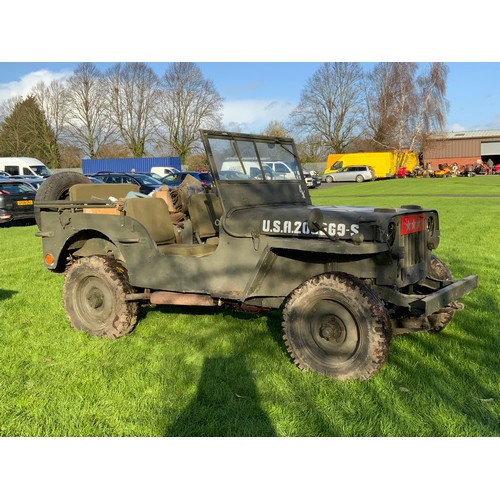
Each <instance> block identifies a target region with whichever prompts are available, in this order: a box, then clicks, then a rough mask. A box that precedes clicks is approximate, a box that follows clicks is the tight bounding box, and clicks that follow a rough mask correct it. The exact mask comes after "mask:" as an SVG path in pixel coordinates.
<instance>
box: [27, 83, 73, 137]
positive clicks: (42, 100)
mask: <svg viewBox="0 0 500 500" xmlns="http://www.w3.org/2000/svg"><path fill="white" fill-rule="evenodd" d="M31 93H32V95H33V96H34V97H35V98H36V101H37V104H38V105H39V106H40V109H41V110H43V112H44V113H45V116H46V118H47V121H48V123H49V125H50V126H51V128H52V130H53V131H54V135H55V138H56V141H57V142H59V140H60V138H61V135H62V133H63V131H64V125H65V123H66V116H67V114H68V110H69V108H68V94H67V91H66V87H65V85H64V83H63V82H61V81H60V80H52V81H51V82H50V83H49V84H46V83H45V82H44V81H41V82H38V83H37V84H36V85H35V86H34V87H33V89H32V90H31Z"/></svg>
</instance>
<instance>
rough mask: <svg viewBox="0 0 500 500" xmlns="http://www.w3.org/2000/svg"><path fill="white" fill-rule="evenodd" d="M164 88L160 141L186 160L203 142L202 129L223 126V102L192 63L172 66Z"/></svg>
mask: <svg viewBox="0 0 500 500" xmlns="http://www.w3.org/2000/svg"><path fill="white" fill-rule="evenodd" d="M161 87H162V98H161V102H160V105H159V107H158V113H157V119H158V122H159V140H160V142H165V143H166V144H167V145H168V147H169V148H170V149H171V150H172V151H173V152H174V153H175V154H176V155H178V156H180V157H181V159H182V161H184V160H185V158H186V157H187V155H188V154H189V153H190V152H191V150H192V149H193V145H194V144H195V143H196V141H198V140H199V133H198V131H199V129H200V128H217V127H219V126H220V122H221V118H222V102H223V100H222V97H221V96H220V95H219V93H218V92H217V90H216V89H215V87H214V85H213V83H212V82H211V81H210V80H207V79H205V78H204V77H203V74H202V72H201V70H200V68H199V67H198V66H197V65H196V64H194V63H191V62H176V63H173V64H171V65H170V67H169V68H168V69H167V70H166V71H165V73H164V75H163V78H162V79H161ZM163 132H164V133H163Z"/></svg>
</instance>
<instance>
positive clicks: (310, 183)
mask: <svg viewBox="0 0 500 500" xmlns="http://www.w3.org/2000/svg"><path fill="white" fill-rule="evenodd" d="M304 179H305V180H306V186H307V187H308V188H309V189H313V188H315V187H316V186H317V185H318V179H317V178H316V177H313V176H312V175H311V174H309V173H307V172H304Z"/></svg>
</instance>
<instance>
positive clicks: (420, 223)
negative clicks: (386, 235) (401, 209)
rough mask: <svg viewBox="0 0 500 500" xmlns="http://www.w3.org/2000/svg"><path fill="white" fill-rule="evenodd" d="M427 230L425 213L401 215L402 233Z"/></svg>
mask: <svg viewBox="0 0 500 500" xmlns="http://www.w3.org/2000/svg"><path fill="white" fill-rule="evenodd" d="M424 230H425V215H424V214H415V215H403V217H401V235H405V234H412V233H418V232H420V231H424Z"/></svg>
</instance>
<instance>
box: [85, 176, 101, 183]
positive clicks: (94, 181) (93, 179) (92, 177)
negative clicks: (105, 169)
mask: <svg viewBox="0 0 500 500" xmlns="http://www.w3.org/2000/svg"><path fill="white" fill-rule="evenodd" d="M86 177H88V178H89V179H90V180H91V181H92V183H93V184H105V182H104V181H103V180H102V179H98V178H97V177H94V176H93V175H87V176H86Z"/></svg>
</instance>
